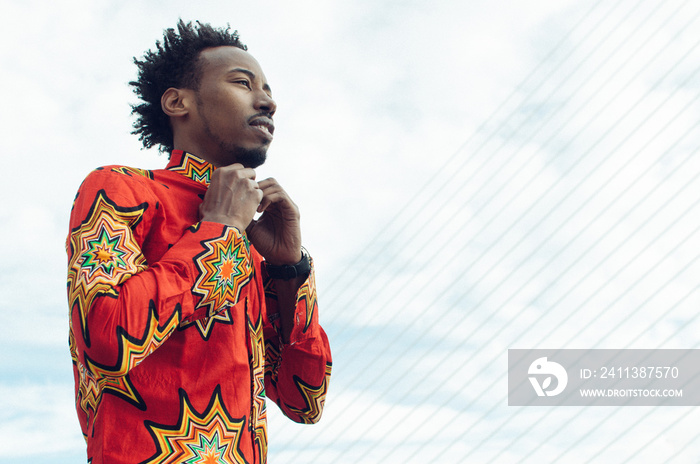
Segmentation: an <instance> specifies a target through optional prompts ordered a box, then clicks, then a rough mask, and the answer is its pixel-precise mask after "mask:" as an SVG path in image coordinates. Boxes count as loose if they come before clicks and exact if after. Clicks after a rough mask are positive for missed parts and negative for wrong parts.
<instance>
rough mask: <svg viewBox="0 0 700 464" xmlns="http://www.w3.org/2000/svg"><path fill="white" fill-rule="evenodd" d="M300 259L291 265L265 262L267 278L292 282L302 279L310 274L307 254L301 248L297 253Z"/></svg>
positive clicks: (309, 262) (267, 260)
mask: <svg viewBox="0 0 700 464" xmlns="http://www.w3.org/2000/svg"><path fill="white" fill-rule="evenodd" d="M299 255H300V258H299V260H298V261H296V262H294V263H293V264H289V263H279V262H276V261H270V260H269V259H266V260H265V269H266V271H267V275H268V277H270V278H271V279H275V280H285V281H288V280H293V279H296V278H299V277H303V278H304V279H305V278H306V277H307V276H308V275H309V272H311V259H310V257H309V254H308V252H307V251H306V250H305V249H304V248H303V247H302V248H301V251H300V252H299Z"/></svg>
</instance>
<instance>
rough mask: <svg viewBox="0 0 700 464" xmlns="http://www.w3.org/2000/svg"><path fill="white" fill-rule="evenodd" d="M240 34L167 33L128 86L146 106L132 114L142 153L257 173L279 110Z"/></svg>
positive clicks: (192, 29)
mask: <svg viewBox="0 0 700 464" xmlns="http://www.w3.org/2000/svg"><path fill="white" fill-rule="evenodd" d="M246 50H247V48H246V46H245V45H243V44H242V43H241V42H240V41H239V39H238V34H237V33H236V32H235V31H234V32H230V29H229V28H228V27H227V28H226V29H214V28H212V27H211V26H210V25H208V24H201V23H197V24H196V25H193V24H192V23H187V24H185V23H184V22H183V21H180V22H179V24H178V30H177V32H176V31H175V30H174V29H168V30H166V31H165V34H164V39H163V43H162V44H161V43H160V42H158V43H156V51H148V52H147V53H146V54H145V55H144V58H143V60H136V59H134V62H135V63H136V65H137V66H138V68H139V75H138V81H135V82H131V85H133V86H134V92H135V93H136V94H137V95H138V96H139V97H140V98H141V99H142V100H143V103H141V104H139V105H136V106H134V107H133V113H134V114H136V115H137V116H138V117H137V121H136V122H135V123H134V129H135V130H134V131H133V133H134V134H137V135H139V137H140V140H141V141H142V142H143V145H144V147H146V148H150V147H152V146H154V145H160V150H161V151H170V150H172V149H173V148H178V149H183V150H186V151H190V152H192V153H194V154H196V155H199V156H202V157H203V158H205V159H206V160H207V161H210V162H212V163H214V164H215V165H226V164H232V163H234V162H239V163H242V164H244V165H246V166H250V167H255V166H258V165H260V164H262V163H263V162H264V161H265V155H266V152H267V147H268V146H269V144H270V142H271V141H272V132H273V131H274V128H273V126H272V119H271V118H272V115H273V114H274V112H275V109H276V106H275V103H274V101H273V100H272V98H271V95H270V87H269V86H268V84H267V81H266V79H265V75H264V74H263V72H262V69H261V68H260V65H259V64H258V62H257V61H256V60H255V59H254V58H253V57H252V56H251V55H250V54H248V53H247V51H246Z"/></svg>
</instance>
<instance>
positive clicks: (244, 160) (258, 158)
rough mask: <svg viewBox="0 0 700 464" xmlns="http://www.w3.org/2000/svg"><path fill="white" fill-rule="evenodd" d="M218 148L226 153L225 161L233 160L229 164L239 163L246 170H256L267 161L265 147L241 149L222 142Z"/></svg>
mask: <svg viewBox="0 0 700 464" xmlns="http://www.w3.org/2000/svg"><path fill="white" fill-rule="evenodd" d="M219 147H220V148H221V150H222V152H223V153H226V159H229V160H233V161H232V162H231V163H230V164H233V163H241V164H242V165H243V166H245V167H247V168H257V167H258V166H262V165H263V163H265V160H266V159H267V147H259V148H243V147H239V146H235V145H230V144H226V143H223V142H219Z"/></svg>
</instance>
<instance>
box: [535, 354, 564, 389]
mask: <svg viewBox="0 0 700 464" xmlns="http://www.w3.org/2000/svg"><path fill="white" fill-rule="evenodd" d="M527 373H528V374H529V375H530V376H531V377H528V379H530V383H531V384H532V388H534V389H535V393H537V396H557V395H558V394H559V393H561V392H563V391H564V389H565V388H566V384H567V383H568V381H569V376H568V375H567V373H566V369H564V368H563V367H562V365H561V364H559V363H555V362H554V361H547V358H546V357H544V358H537V359H535V360H534V361H533V362H532V364H530V368H529V369H528V370H527ZM552 377H554V378H556V380H557V381H556V384H555V387H554V388H552V389H549V388H550V387H551V386H552ZM538 378H542V383H541V384H540V382H539V380H538Z"/></svg>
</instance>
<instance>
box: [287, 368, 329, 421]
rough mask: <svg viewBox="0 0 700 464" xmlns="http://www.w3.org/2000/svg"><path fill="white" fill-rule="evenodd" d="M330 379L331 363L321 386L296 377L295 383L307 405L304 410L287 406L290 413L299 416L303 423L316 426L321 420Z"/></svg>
mask: <svg viewBox="0 0 700 464" xmlns="http://www.w3.org/2000/svg"><path fill="white" fill-rule="evenodd" d="M330 377H331V363H327V364H326V372H325V375H324V377H323V382H321V385H319V386H313V385H309V384H308V383H306V382H304V381H303V380H302V379H300V378H299V377H297V376H296V375H295V376H294V383H295V384H296V386H297V388H298V389H299V393H301V395H302V397H303V398H304V403H306V406H305V407H304V408H295V407H293V406H290V405H287V407H288V408H289V410H290V411H292V412H294V413H295V414H297V415H298V416H299V418H300V419H301V421H302V422H303V423H305V424H315V423H316V422H318V421H319V420H320V419H321V414H322V413H323V405H324V403H325V400H326V392H327V390H328V382H329V380H330Z"/></svg>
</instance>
